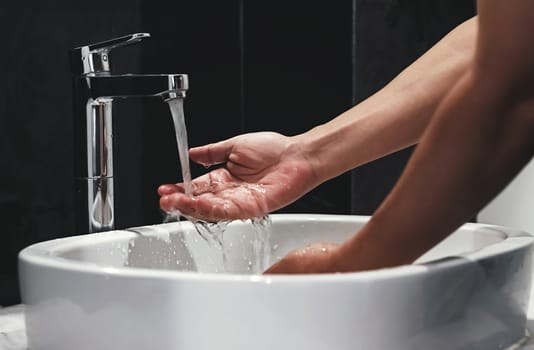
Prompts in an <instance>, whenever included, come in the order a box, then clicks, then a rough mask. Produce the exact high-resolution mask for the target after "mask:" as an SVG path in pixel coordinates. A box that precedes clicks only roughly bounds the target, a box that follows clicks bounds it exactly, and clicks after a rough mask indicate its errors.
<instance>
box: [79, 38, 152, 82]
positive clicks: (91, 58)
mask: <svg viewBox="0 0 534 350" xmlns="http://www.w3.org/2000/svg"><path fill="white" fill-rule="evenodd" d="M148 37H150V34H149V33H135V34H129V35H125V36H121V37H119V38H114V39H110V40H106V41H102V42H99V43H95V44H90V45H86V46H80V47H77V48H75V49H73V50H72V51H71V69H72V73H73V74H76V75H80V74H82V75H83V74H89V73H95V74H102V75H104V74H109V71H110V64H109V52H110V51H111V50H112V49H115V48H117V47H121V46H126V45H131V44H136V43H138V42H140V41H141V40H143V39H144V38H148Z"/></svg>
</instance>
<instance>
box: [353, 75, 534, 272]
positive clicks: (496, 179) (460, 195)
mask: <svg viewBox="0 0 534 350" xmlns="http://www.w3.org/2000/svg"><path fill="white" fill-rule="evenodd" d="M494 86H499V85H498V84H497V81H492V80H491V79H486V78H484V77H477V76H475V75H474V74H471V73H467V74H466V75H465V77H464V78H463V79H462V80H461V82H460V83H459V84H458V85H457V86H456V87H455V88H454V90H453V92H452V93H451V95H449V96H448V97H447V98H446V100H445V101H444V103H443V104H442V105H441V106H440V108H439V109H438V110H437V112H436V115H435V117H434V118H433V120H432V123H431V124H430V125H429V128H428V130H427V132H425V135H424V137H423V139H422V140H421V143H420V144H419V145H418V148H417V150H416V152H415V153H414V155H413V157H412V159H411V160H410V162H409V164H408V166H407V168H406V171H405V173H404V174H403V175H402V177H401V179H400V180H399V183H398V185H397V186H396V187H395V188H394V190H393V191H392V193H391V194H390V196H388V198H387V199H386V201H385V202H384V203H383V204H382V206H381V207H380V208H379V209H378V210H377V212H376V213H375V215H374V216H373V218H372V220H371V222H370V223H369V225H367V226H366V227H365V228H364V229H363V230H362V232H361V233H360V234H359V235H357V236H355V237H353V238H352V239H351V240H350V241H349V242H347V244H346V247H344V248H345V249H347V251H350V253H348V254H347V255H346V256H347V257H350V258H349V259H348V260H347V261H345V263H346V265H345V266H346V268H347V269H349V270H366V269H373V268H378V267H385V266H395V265H399V264H404V263H410V262H412V261H413V260H415V259H416V258H417V257H419V256H420V255H421V254H423V253H424V252H426V251H427V250H428V249H430V248H431V247H433V246H434V245H435V244H437V243H438V242H439V241H441V240H442V239H444V238H445V237H446V236H447V235H448V234H450V233H451V232H452V231H453V230H455V229H456V228H457V227H459V226H460V225H461V224H463V223H464V222H465V221H467V220H468V219H469V218H470V217H472V216H474V215H475V214H476V213H477V211H478V210H480V209H481V208H482V207H483V206H484V205H485V203H487V202H488V201H489V200H490V199H491V198H492V197H493V196H495V195H496V194H497V193H498V192H499V191H500V190H501V189H502V188H503V187H504V186H505V185H506V184H507V183H508V182H509V181H510V180H511V179H512V178H513V176H514V175H515V174H516V173H517V172H519V170H520V169H521V168H522V167H523V166H524V165H525V164H526V163H527V162H528V160H529V159H530V158H531V157H532V154H533V152H534V138H532V133H533V132H534V123H533V121H532V115H533V112H534V103H533V102H532V101H531V100H530V99H529V98H528V97H526V98H522V99H517V100H516V99H510V98H509V96H506V95H505V94H504V93H503V91H504V92H505V91H507V90H508V91H509V90H510V89H507V88H506V87H502V89H501V90H498V89H495V88H494ZM512 89H514V88H512Z"/></svg>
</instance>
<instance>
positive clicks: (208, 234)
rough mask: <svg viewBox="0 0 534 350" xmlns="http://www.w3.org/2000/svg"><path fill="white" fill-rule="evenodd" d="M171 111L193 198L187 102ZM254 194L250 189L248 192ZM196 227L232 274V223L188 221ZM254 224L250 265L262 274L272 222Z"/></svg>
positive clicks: (172, 103)
mask: <svg viewBox="0 0 534 350" xmlns="http://www.w3.org/2000/svg"><path fill="white" fill-rule="evenodd" d="M167 102H168V103H169V108H170V110H171V114H172V119H173V122H174V128H175V131H176V144H177V146H178V155H179V157H180V167H181V169H182V179H183V184H184V190H185V194H186V195H188V196H193V185H192V183H191V170H190V167H189V153H188V151H189V146H188V142H187V129H186V126H185V117H184V108H183V99H181V98H174V99H170V100H168V101H167ZM246 190H247V191H250V190H251V189H250V188H246ZM179 216H180V212H178V211H176V212H171V213H167V215H166V217H165V219H164V222H169V221H176V220H178V219H179ZM187 219H188V220H190V221H191V222H192V223H193V225H194V226H195V229H196V231H197V232H198V234H199V235H200V236H201V237H202V238H203V239H204V240H206V241H207V242H208V243H209V244H210V245H211V246H214V247H216V248H217V249H218V250H219V251H220V252H221V254H222V262H223V269H224V270H225V271H222V272H228V271H226V270H227V266H226V265H227V264H226V262H227V261H228V254H229V251H228V247H227V246H226V245H225V242H224V232H225V230H226V227H227V226H228V224H229V222H227V221H221V222H217V223H210V222H205V221H201V220H197V219H194V218H187ZM250 221H251V228H252V231H253V232H254V239H253V241H252V245H253V251H254V259H253V260H251V261H250V263H249V270H250V272H252V273H256V274H260V273H262V272H263V271H265V269H267V267H268V265H269V262H270V261H269V260H270V256H271V246H270V244H269V238H270V232H271V220H270V219H269V217H268V216H266V217H263V218H253V219H251V220H250Z"/></svg>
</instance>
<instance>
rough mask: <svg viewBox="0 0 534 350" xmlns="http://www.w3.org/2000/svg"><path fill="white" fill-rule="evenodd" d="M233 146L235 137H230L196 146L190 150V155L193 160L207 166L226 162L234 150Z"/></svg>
mask: <svg viewBox="0 0 534 350" xmlns="http://www.w3.org/2000/svg"><path fill="white" fill-rule="evenodd" d="M233 146H234V141H233V139H229V140H225V141H221V142H217V143H211V144H209V145H205V146H201V147H194V148H191V149H190V150H189V157H190V158H191V160H192V161H194V162H196V163H199V164H202V165H205V166H210V165H214V164H219V163H225V162H226V161H227V160H228V156H229V155H230V153H231V152H232V148H233Z"/></svg>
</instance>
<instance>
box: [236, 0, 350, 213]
mask: <svg viewBox="0 0 534 350" xmlns="http://www.w3.org/2000/svg"><path fill="white" fill-rule="evenodd" d="M243 10H244V11H243V13H244V33H243V34H244V36H243V41H244V45H243V49H244V77H243V78H244V97H245V98H244V131H247V132H249V131H257V130H271V131H277V132H280V133H282V134H285V135H295V134H298V133H301V132H304V131H306V130H308V129H310V128H312V127H314V126H316V125H318V124H321V123H324V122H326V121H328V120H330V119H332V118H333V117H335V116H336V115H338V114H340V113H341V112H343V111H344V110H346V109H348V108H349V107H350V106H351V86H352V66H351V54H352V51H351V40H352V1H331V2H325V1H281V0H273V1H263V2H254V1H250V2H245V4H244V9H243ZM349 189H350V175H349V174H345V175H343V176H340V177H338V178H336V179H335V180H332V181H329V182H328V183H325V184H323V185H321V186H320V187H318V188H317V189H315V190H314V191H312V192H311V193H309V194H308V195H306V196H304V197H303V198H301V199H300V200H298V201H297V202H296V203H294V204H293V205H290V206H289V207H286V208H284V209H282V210H281V211H282V212H305V213H306V212H307V213H311V212H315V213H317V212H319V213H338V214H341V213H346V214H348V213H349V212H350V192H349Z"/></svg>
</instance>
